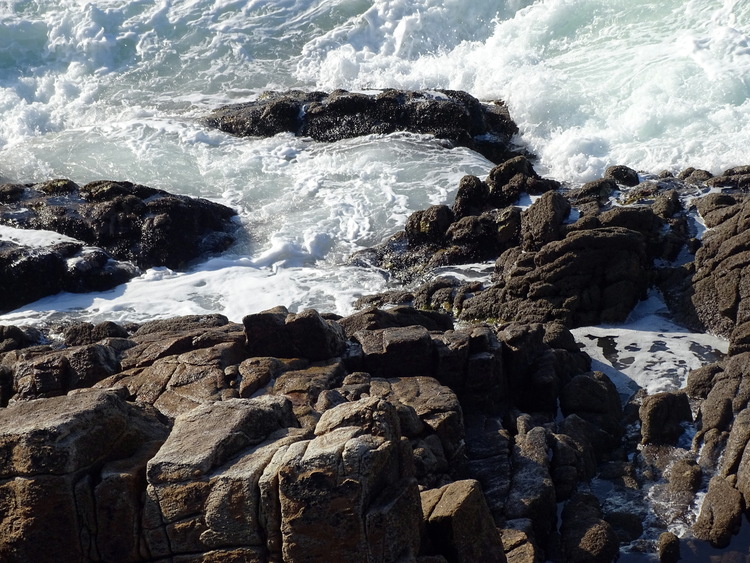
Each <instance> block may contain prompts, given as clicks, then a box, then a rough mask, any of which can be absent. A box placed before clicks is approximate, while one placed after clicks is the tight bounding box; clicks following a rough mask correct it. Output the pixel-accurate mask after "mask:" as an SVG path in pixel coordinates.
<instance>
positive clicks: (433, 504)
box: [422, 480, 506, 563]
mask: <svg viewBox="0 0 750 563" xmlns="http://www.w3.org/2000/svg"><path fill="white" fill-rule="evenodd" d="M422 510H423V513H424V519H425V522H426V530H425V532H426V535H427V537H428V541H429V543H430V546H431V547H432V549H433V550H434V551H435V552H437V553H439V554H441V555H443V556H444V557H445V558H446V559H448V560H449V561H458V562H464V561H465V562H467V563H468V562H473V561H487V562H494V561H497V562H503V563H504V562H505V561H506V558H505V553H504V550H503V543H502V540H501V536H500V532H499V531H498V529H497V528H496V527H495V523H494V521H493V520H492V516H491V515H490V511H489V509H488V508H487V503H486V502H485V500H484V496H483V495H482V489H481V486H480V485H479V483H478V482H477V481H474V480H464V481H456V482H454V483H451V484H449V485H446V486H444V487H442V488H440V489H437V490H435V489H432V490H427V491H424V492H422Z"/></svg>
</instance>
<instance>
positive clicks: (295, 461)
mask: <svg viewBox="0 0 750 563" xmlns="http://www.w3.org/2000/svg"><path fill="white" fill-rule="evenodd" d="M339 411H344V412H343V413H340V412H339ZM358 411H359V412H358ZM342 414H343V415H342ZM362 420H368V421H372V424H373V425H372V426H365V427H364V428H363V427H359V426H350V424H352V423H354V424H356V421H362ZM371 430H372V432H373V433H370V431H371ZM316 434H317V437H316V438H315V439H313V440H312V441H307V442H303V443H299V444H297V445H295V446H294V447H290V448H289V449H288V450H287V451H286V453H284V454H283V456H282V457H279V456H280V455H281V454H277V456H276V457H275V459H279V461H278V470H277V475H278V477H277V479H278V481H277V483H278V484H277V487H278V489H277V490H278V493H277V495H278V496H277V497H276V498H277V499H278V500H277V502H278V503H279V507H280V513H279V515H280V536H279V537H280V540H281V541H280V548H281V549H280V554H279V555H281V556H282V557H283V560H284V561H301V560H311V559H312V560H324V559H325V560H336V561H348V560H357V559H360V558H362V557H363V556H365V557H367V558H368V559H369V558H372V559H376V560H385V561H395V560H398V559H400V558H413V557H415V556H416V554H417V552H418V550H419V545H420V536H419V528H420V522H421V520H422V514H421V510H420V507H419V491H418V489H417V485H416V481H415V480H414V478H413V477H412V476H411V475H412V474H411V471H412V469H411V463H410V461H411V454H410V452H409V446H408V442H404V441H402V440H400V439H399V436H400V433H399V429H398V417H397V415H396V413H395V409H394V408H393V407H392V406H391V405H389V404H388V403H386V402H384V401H382V400H380V399H376V398H373V399H363V400H360V401H358V402H357V403H354V404H351V405H350V404H343V405H339V406H338V407H334V409H332V410H330V411H327V412H326V414H325V415H324V417H322V418H321V420H320V423H319V427H318V428H316ZM404 446H405V447H404ZM332 538H336V541H331V540H332ZM271 553H272V554H273V553H274V551H273V550H271Z"/></svg>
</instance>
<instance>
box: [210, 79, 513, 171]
mask: <svg viewBox="0 0 750 563" xmlns="http://www.w3.org/2000/svg"><path fill="white" fill-rule="evenodd" d="M203 122H204V123H205V124H206V125H208V126H209V127H215V128H217V129H221V130H222V131H226V132H227V133H231V134H233V135H238V136H241V137H270V136H273V135H276V134H278V133H287V132H289V133H294V134H295V135H300V136H305V137H311V138H313V139H315V140H316V141H324V142H332V141H339V140H341V139H348V138H351V137H358V136H361V135H372V134H378V135H382V134H387V133H393V132H396V131H409V132H413V133H425V134H430V135H434V136H435V137H437V138H438V139H444V140H446V141H448V142H450V143H451V145H455V146H465V147H469V148H471V149H474V150H476V151H478V152H480V153H482V154H483V155H485V156H486V157H487V158H489V159H490V160H492V161H496V162H500V161H502V160H505V159H506V158H508V157H509V156H512V155H514V154H517V153H516V152H514V149H513V148H512V147H511V137H512V136H513V135H515V134H516V133H517V132H518V127H517V126H516V124H515V123H514V122H513V120H512V119H511V118H510V114H509V113H508V110H507V108H506V107H505V104H504V103H502V102H491V103H481V102H480V101H479V100H477V99H476V98H474V97H473V96H471V95H469V94H467V93H466V92H460V91H456V90H430V91H426V90H425V91H407V90H394V89H389V90H383V91H382V92H379V93H378V94H374V95H371V94H364V93H355V92H347V91H345V90H335V91H333V92H331V93H325V92H302V91H299V90H291V91H287V92H264V93H263V94H262V95H261V96H260V97H259V98H258V99H257V100H255V101H253V102H246V103H241V104H232V105H228V106H223V107H220V108H218V109H216V110H214V111H213V112H212V113H211V114H210V115H209V116H207V117H206V118H205V119H204V120H203Z"/></svg>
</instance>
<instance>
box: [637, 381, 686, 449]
mask: <svg viewBox="0 0 750 563" xmlns="http://www.w3.org/2000/svg"><path fill="white" fill-rule="evenodd" d="M639 417H640V419H641V443H643V444H674V443H675V442H676V441H677V439H678V438H679V437H680V435H681V434H682V433H683V431H684V428H683V427H682V423H684V422H692V420H693V415H692V412H691V411H690V403H689V402H688V398H687V395H686V394H685V393H671V392H665V393H657V394H655V395H649V396H648V397H646V398H645V399H644V400H643V403H642V404H641V408H640V410H639Z"/></svg>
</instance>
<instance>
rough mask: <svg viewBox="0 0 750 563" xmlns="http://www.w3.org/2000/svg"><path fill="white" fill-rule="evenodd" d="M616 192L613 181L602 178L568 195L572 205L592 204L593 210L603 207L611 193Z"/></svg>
mask: <svg viewBox="0 0 750 563" xmlns="http://www.w3.org/2000/svg"><path fill="white" fill-rule="evenodd" d="M615 191H617V183H616V182H615V181H614V180H610V179H606V178H602V179H600V180H594V181H592V182H586V183H585V184H584V185H583V186H581V187H580V188H576V189H573V190H571V191H570V192H569V193H568V197H569V198H570V200H571V202H572V203H573V205H575V206H577V207H580V206H583V205H585V204H594V205H595V208H596V209H598V207H599V206H603V205H605V204H606V203H607V202H608V201H609V198H610V197H611V196H612V194H613V192H615Z"/></svg>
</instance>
